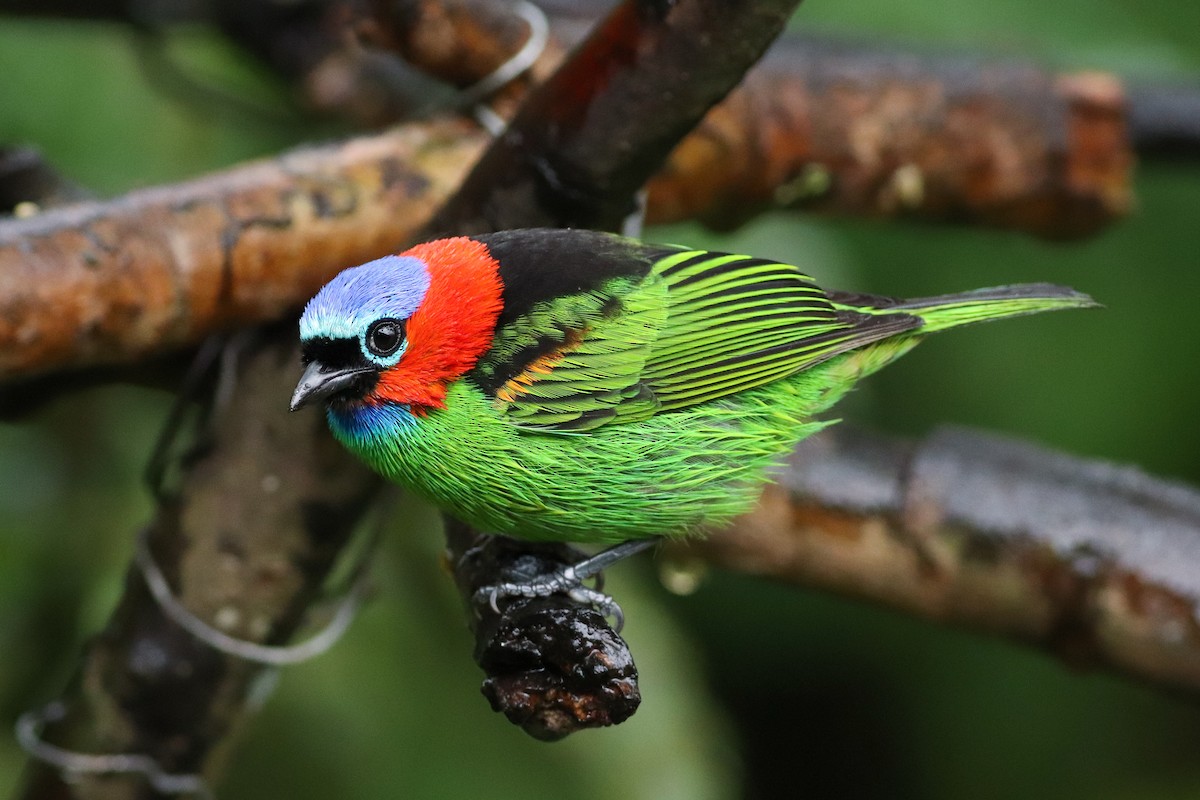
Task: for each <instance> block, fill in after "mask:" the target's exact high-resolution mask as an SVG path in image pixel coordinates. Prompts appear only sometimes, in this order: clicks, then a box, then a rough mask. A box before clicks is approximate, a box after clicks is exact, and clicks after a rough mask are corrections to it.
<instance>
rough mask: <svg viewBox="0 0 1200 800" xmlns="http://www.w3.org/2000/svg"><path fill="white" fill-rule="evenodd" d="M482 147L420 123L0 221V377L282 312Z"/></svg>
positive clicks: (135, 352)
mask: <svg viewBox="0 0 1200 800" xmlns="http://www.w3.org/2000/svg"><path fill="white" fill-rule="evenodd" d="M483 143H484V137H483V136H482V134H480V133H479V132H478V131H476V130H475V129H474V128H472V127H470V126H468V125H467V124H465V123H461V122H455V121H440V122H433V123H419V124H413V125H409V126H406V127H404V128H400V129H397V130H394V131H391V132H388V133H385V134H382V135H379V136H374V137H369V138H360V139H355V140H352V141H350V142H346V143H343V144H340V145H328V146H324V147H310V148H302V149H299V150H295V151H293V152H291V153H289V154H287V155H284V156H281V157H279V158H275V159H272V160H269V161H262V162H257V163H253V164H249V165H246V166H243V167H239V168H237V169H233V170H230V171H228V172H224V173H219V174H216V175H213V176H211V177H208V178H202V179H199V180H195V181H189V182H186V183H182V184H179V185H177V186H169V187H164V188H160V189H151V190H145V191H138V192H132V193H130V194H129V195H126V196H124V197H121V198H118V199H116V200H111V201H106V202H98V203H86V204H82V205H77V206H70V207H64V208H57V209H54V210H51V211H47V212H45V213H43V214H39V215H37V216H34V217H31V218H28V219H12V220H7V221H0V380H2V379H11V378H13V377H17V376H26V375H32V374H37V373H39V372H48V371H51V370H54V369H61V368H63V367H71V366H84V365H92V364H114V363H128V362H131V361H137V360H140V359H143V358H145V357H146V356H148V355H151V354H154V353H162V352H169V351H171V350H176V349H178V348H180V347H183V346H186V345H194V344H196V343H198V342H199V341H200V340H201V339H203V338H204V337H205V336H208V335H209V334H211V333H214V332H216V331H219V330H222V329H228V328H231V327H236V326H244V325H252V324H258V323H262V322H266V321H271V320H275V319H278V318H279V317H281V316H282V315H283V314H284V313H286V312H287V311H289V310H292V309H294V308H296V307H298V306H299V305H301V304H302V303H303V302H304V301H305V300H306V299H307V298H308V297H310V296H311V295H312V294H313V293H314V292H315V291H316V290H317V289H318V288H319V287H320V286H321V285H322V284H323V283H324V282H325V281H327V280H328V279H329V278H330V277H332V276H333V275H334V274H335V273H336V272H337V271H338V270H339V269H341V268H343V267H345V266H346V265H347V264H355V263H360V262H362V261H366V260H369V259H371V258H375V257H378V256H379V255H382V254H384V253H388V252H393V251H395V250H397V249H399V248H400V247H401V246H403V245H404V244H405V243H406V242H409V241H411V240H412V239H413V237H414V235H415V234H416V232H417V231H418V230H419V229H420V226H421V225H422V224H423V223H424V222H425V221H426V220H428V219H429V216H430V214H432V212H433V210H434V209H435V208H436V207H437V205H438V204H439V203H441V202H442V201H443V200H444V199H445V198H446V197H447V196H448V195H449V193H450V191H451V189H452V188H453V187H454V186H455V185H456V183H457V181H459V180H460V179H461V178H462V175H463V173H464V171H465V169H466V166H467V165H469V164H470V163H471V162H472V161H473V160H474V159H475V157H476V156H477V154H478V152H479V149H480V148H481V147H482V145H483Z"/></svg>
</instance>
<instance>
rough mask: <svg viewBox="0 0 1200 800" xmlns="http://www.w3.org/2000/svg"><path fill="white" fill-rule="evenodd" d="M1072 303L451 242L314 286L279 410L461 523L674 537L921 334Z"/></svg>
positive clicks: (581, 536) (576, 534)
mask: <svg viewBox="0 0 1200 800" xmlns="http://www.w3.org/2000/svg"><path fill="white" fill-rule="evenodd" d="M1092 305H1095V304H1094V303H1093V301H1092V300H1091V299H1090V298H1089V297H1087V296H1086V295H1083V294H1080V293H1078V292H1075V291H1073V290H1071V289H1068V288H1064V287H1060V286H1053V285H1049V284H1029V285H1022V286H1005V287H999V288H994V289H979V290H976V291H971V292H963V293H961V294H951V295H943V296H939V297H927V298H922V299H918V300H894V299H891V298H886V297H875V296H870V295H862V294H852V293H845V292H838V291H832V290H826V289H822V288H820V287H819V286H817V284H816V283H814V282H813V280H812V279H811V278H809V277H808V276H806V275H804V274H803V273H801V272H800V270H799V269H797V268H796V267H794V266H791V265H788V264H782V263H777V262H774V261H769V260H766V259H761V258H751V257H749V256H744V255H730V254H725V253H714V252H706V251H702V250H690V249H687V248H684V247H674V246H655V245H648V244H643V243H641V242H638V241H636V240H633V239H627V238H624V237H621V236H616V235H613V234H608V233H599V232H595V231H585V230H540V229H538V230H513V231H503V232H500V233H493V234H488V235H483V236H471V237H456V238H452V239H441V240H438V241H433V242H427V243H425V244H421V245H417V246H416V247H413V248H412V249H410V250H407V251H405V252H403V253H400V254H399V255H392V256H386V257H384V258H381V259H379V260H376V261H372V262H370V263H367V264H363V265H362V266H358V267H353V268H351V269H347V270H345V271H344V272H342V273H341V274H339V275H337V276H336V277H335V278H334V279H333V280H332V281H330V282H329V283H328V284H327V285H326V286H325V287H324V288H322V289H321V290H320V292H319V293H318V294H317V295H316V296H315V297H314V298H313V299H312V300H311V301H310V302H309V303H308V305H307V307H306V308H305V310H304V314H303V316H302V317H301V319H300V337H301V341H302V348H303V354H304V361H305V363H306V364H307V367H306V369H305V372H304V375H303V377H302V379H301V380H300V383H299V385H298V386H297V388H296V393H295V395H294V396H293V398H292V409H293V410H295V409H297V408H299V407H300V406H302V405H304V404H305V403H309V402H312V401H316V400H325V401H326V403H327V415H328V420H329V425H330V427H331V428H332V430H333V433H334V435H335V436H336V437H337V438H338V439H339V440H340V441H341V442H342V443H343V444H344V445H345V446H347V447H348V448H350V449H351V450H352V451H354V452H355V453H357V454H358V455H359V456H360V457H361V458H363V459H364V460H365V461H366V462H367V463H369V464H370V465H371V466H372V467H373V468H374V469H376V470H377V471H379V472H380V473H382V474H383V475H384V476H386V477H388V478H390V479H392V480H395V481H397V482H399V483H401V484H403V485H404V486H407V487H409V488H411V489H414V490H415V491H417V492H418V493H419V494H422V495H424V496H425V497H427V498H428V499H429V500H431V501H433V502H434V503H435V504H436V505H437V506H439V507H441V508H442V509H443V510H445V511H446V512H448V513H450V514H452V515H454V516H455V517H458V518H459V519H462V520H463V521H465V522H468V523H470V524H471V525H473V526H474V527H476V528H478V529H479V530H482V531H486V532H491V533H503V534H509V535H512V536H517V537H522V538H527V539H534V540H559V541H574V542H596V543H600V542H604V543H613V542H623V541H626V540H643V539H646V538H647V537H657V536H668V537H680V536H689V535H693V534H702V533H704V532H705V531H707V530H710V529H713V528H716V527H719V526H721V525H724V524H725V523H727V522H729V521H730V520H731V519H732V518H733V517H735V516H736V515H738V514H741V513H743V512H745V511H747V510H749V509H750V508H751V506H752V505H753V504H754V502H755V500H756V499H757V498H758V496H759V494H760V492H761V490H762V488H763V486H764V484H765V483H766V482H767V481H768V479H769V476H768V473H769V470H770V468H771V467H772V465H774V464H776V463H778V462H779V461H780V459H781V457H782V456H783V455H784V454H786V453H787V452H788V451H790V450H791V449H792V447H793V446H794V445H795V444H796V443H797V442H799V441H800V440H802V439H804V438H805V437H807V436H809V435H811V434H813V433H815V432H816V431H818V430H820V429H821V428H823V427H825V426H826V425H829V424H831V423H830V422H829V421H822V420H818V419H815V418H814V415H816V414H819V413H820V412H822V411H825V410H826V409H828V408H829V407H830V406H831V405H832V404H833V403H835V402H836V401H837V400H838V399H839V398H840V397H842V395H844V394H845V393H846V392H847V391H848V390H849V389H850V388H851V387H852V386H853V385H854V384H855V382H857V381H858V380H859V379H860V378H862V377H863V376H864V375H868V374H870V373H872V372H874V371H875V370H877V369H879V368H880V367H882V366H884V365H885V364H887V363H889V362H891V361H892V360H894V359H896V358H897V357H899V356H900V355H902V354H903V353H905V352H907V351H908V350H909V349H910V348H911V347H913V346H914V345H915V344H916V343H917V342H919V341H920V340H921V339H922V338H923V337H924V336H925V335H926V334H928V333H933V332H935V331H940V330H943V329H946V328H952V327H956V326H959V325H965V324H969V323H972V322H981V321H984V320H991V319H1000V318H1003V317H1012V316H1018V315H1021V314H1032V313H1037V312H1041V311H1050V310H1054V309H1060V308H1079V307H1086V306H1092ZM637 547H639V546H638V545H635V546H633V547H631V548H628V549H637ZM560 577H561V576H560ZM567 577H568V578H570V579H571V581H568V582H573V580H574V579H575V578H576V577H578V576H577V575H574V574H572V575H568V576H567ZM549 583H550V584H553V585H552V586H550V588H549V589H547V591H552V590H554V589H559V588H563V581H561V580H551V581H549ZM504 588H505V593H507V594H512V593H517V594H524V593H526V592H525V591H524V590H523V587H511V586H508V585H505V587H504ZM514 589H515V591H510V590H514ZM536 593H539V594H540V593H543V592H541V591H538V592H536Z"/></svg>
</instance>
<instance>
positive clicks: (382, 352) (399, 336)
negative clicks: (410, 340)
mask: <svg viewBox="0 0 1200 800" xmlns="http://www.w3.org/2000/svg"><path fill="white" fill-rule="evenodd" d="M402 344H404V323H403V322H401V321H400V320H396V319H381V320H377V321H375V322H373V323H371V327H370V328H368V329H367V349H368V350H370V351H371V353H372V354H373V355H376V356H379V357H380V358H387V357H388V356H390V355H394V354H395V352H396V351H397V350H399V349H400V345H402Z"/></svg>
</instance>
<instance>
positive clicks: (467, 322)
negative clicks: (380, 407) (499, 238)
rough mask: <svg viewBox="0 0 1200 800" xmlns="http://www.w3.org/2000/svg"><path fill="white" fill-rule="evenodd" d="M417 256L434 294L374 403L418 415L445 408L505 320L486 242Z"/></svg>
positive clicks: (439, 245)
mask: <svg viewBox="0 0 1200 800" xmlns="http://www.w3.org/2000/svg"><path fill="white" fill-rule="evenodd" d="M400 255H402V256H415V257H416V258H419V259H421V260H422V261H424V262H425V265H426V266H427V267H428V269H429V290H428V291H427V292H426V293H425V299H424V300H423V301H422V302H421V306H420V307H419V308H418V309H417V310H416V311H415V312H413V315H412V316H411V317H409V320H408V326H407V333H408V350H407V351H406V352H405V354H404V357H403V358H401V359H400V363H399V364H397V365H396V366H395V367H392V368H391V369H390V370H387V371H386V372H384V373H382V374H381V375H380V376H379V383H378V384H376V386H375V392H374V397H375V398H376V399H379V400H390V401H392V402H395V403H408V404H411V405H412V406H413V407H414V410H421V409H427V408H445V406H446V404H445V399H446V388H447V386H448V385H449V384H450V382H451V381H453V380H455V379H456V378H458V377H459V376H461V375H463V374H465V373H466V372H467V371H469V370H470V369H471V368H472V367H474V366H475V362H476V361H478V359H479V356H481V355H482V354H483V353H484V352H485V351H486V350H487V349H488V348H489V347H491V345H492V338H493V336H494V335H495V331H496V319H497V317H499V316H500V310H501V305H502V301H501V292H502V290H503V284H502V283H501V281H500V274H499V267H500V265H499V264H498V263H497V262H496V259H494V258H492V256H491V254H490V253H488V249H487V247H486V246H485V245H484V244H483V243H482V242H477V241H475V240H474V239H468V238H467V237H465V236H458V237H455V238H453V239H438V240H437V241H434V242H426V243H425V244H419V245H417V246H416V247H413V248H411V249H409V250H406V251H405V252H403V253H401V254H400Z"/></svg>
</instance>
